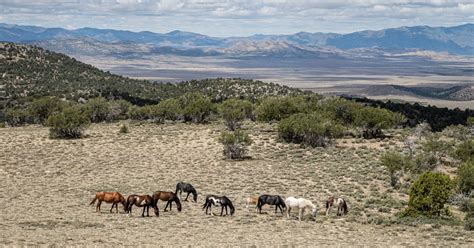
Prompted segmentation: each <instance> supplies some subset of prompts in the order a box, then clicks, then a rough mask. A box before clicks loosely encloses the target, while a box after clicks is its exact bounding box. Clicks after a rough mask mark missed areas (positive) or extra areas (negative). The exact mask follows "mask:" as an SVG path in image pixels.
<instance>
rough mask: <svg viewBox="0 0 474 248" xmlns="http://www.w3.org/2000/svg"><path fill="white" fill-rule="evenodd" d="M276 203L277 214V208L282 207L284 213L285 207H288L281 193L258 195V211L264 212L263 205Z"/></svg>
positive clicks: (281, 210)
mask: <svg viewBox="0 0 474 248" xmlns="http://www.w3.org/2000/svg"><path fill="white" fill-rule="evenodd" d="M265 204H268V205H275V214H276V213H277V208H279V209H280V212H281V214H283V209H286V204H285V201H284V200H283V199H282V198H281V197H280V196H279V195H261V196H259V197H258V202H257V208H258V213H260V214H261V213H262V206H263V205H265Z"/></svg>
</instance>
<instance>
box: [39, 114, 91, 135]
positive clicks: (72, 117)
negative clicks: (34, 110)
mask: <svg viewBox="0 0 474 248" xmlns="http://www.w3.org/2000/svg"><path fill="white" fill-rule="evenodd" d="M89 123H90V119H89V117H88V116H87V114H86V113H84V111H83V110H81V107H80V106H72V107H66V108H64V109H63V111H61V112H58V113H55V114H52V115H50V116H49V118H48V121H47V124H48V126H49V127H50V129H49V131H50V137H51V138H53V139H77V138H81V137H82V134H83V131H84V129H85V128H86V127H87V126H88V125H89Z"/></svg>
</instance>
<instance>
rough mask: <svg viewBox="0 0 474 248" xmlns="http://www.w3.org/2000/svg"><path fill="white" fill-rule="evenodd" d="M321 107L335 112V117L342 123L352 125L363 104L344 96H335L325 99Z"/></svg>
mask: <svg viewBox="0 0 474 248" xmlns="http://www.w3.org/2000/svg"><path fill="white" fill-rule="evenodd" d="M321 108H322V109H323V110H324V111H326V112H330V113H333V115H334V118H335V119H336V120H338V121H340V122H341V123H344V124H345V125H350V124H352V123H353V122H354V120H355V118H356V115H357V113H358V111H359V110H360V109H361V108H362V105H360V104H359V103H356V102H354V101H349V100H346V99H344V98H339V97H334V98H328V99H327V100H325V101H323V102H322V103H321Z"/></svg>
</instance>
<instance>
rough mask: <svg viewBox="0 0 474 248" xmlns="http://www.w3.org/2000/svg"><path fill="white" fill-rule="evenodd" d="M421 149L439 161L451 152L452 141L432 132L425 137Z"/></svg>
mask: <svg viewBox="0 0 474 248" xmlns="http://www.w3.org/2000/svg"><path fill="white" fill-rule="evenodd" d="M422 149H423V151H424V152H426V153H429V154H431V155H433V156H434V157H435V158H436V159H437V160H438V162H439V161H441V157H443V156H445V155H448V154H449V153H451V151H452V150H453V143H452V142H449V141H446V140H443V139H442V138H441V135H440V134H439V133H433V134H431V135H428V136H427V137H426V140H425V141H424V142H423V145H422Z"/></svg>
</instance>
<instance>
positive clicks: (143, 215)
mask: <svg viewBox="0 0 474 248" xmlns="http://www.w3.org/2000/svg"><path fill="white" fill-rule="evenodd" d="M145 208H146V206H143V212H142V217H145Z"/></svg>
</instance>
